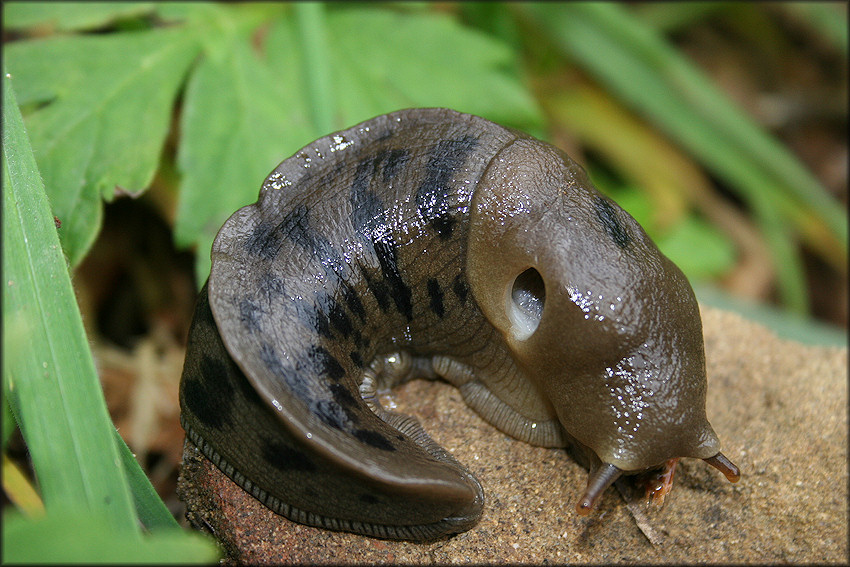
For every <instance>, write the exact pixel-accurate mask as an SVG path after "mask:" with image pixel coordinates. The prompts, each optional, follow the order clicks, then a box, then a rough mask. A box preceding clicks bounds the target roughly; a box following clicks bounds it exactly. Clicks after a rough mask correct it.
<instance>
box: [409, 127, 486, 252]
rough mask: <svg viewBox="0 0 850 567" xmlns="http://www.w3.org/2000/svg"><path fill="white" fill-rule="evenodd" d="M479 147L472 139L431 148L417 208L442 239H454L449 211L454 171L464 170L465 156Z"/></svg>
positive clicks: (453, 141)
mask: <svg viewBox="0 0 850 567" xmlns="http://www.w3.org/2000/svg"><path fill="white" fill-rule="evenodd" d="M477 145H478V140H477V139H476V138H474V137H473V136H464V137H463V138H458V139H455V140H441V141H439V142H437V144H436V145H435V146H434V147H433V148H431V151H430V157H429V160H428V165H427V166H426V169H425V179H424V180H423V181H422V185H420V186H419V189H417V191H416V206H417V207H418V209H419V214H420V215H421V216H422V218H423V219H425V222H428V223H430V224H431V226H433V227H434V229H435V230H436V231H437V234H439V236H440V238H441V239H443V240H446V239H448V238H450V237H451V235H452V230H453V227H454V223H455V219H454V218H453V217H452V213H453V211H451V210H450V204H449V195H450V194H451V193H452V188H451V187H450V186H449V184H450V182H451V179H452V176H453V175H454V172H455V171H457V170H458V169H459V168H461V167H463V164H464V163H465V162H466V157H467V155H468V154H469V152H471V151H472V150H474V149H475V147H476V146H477Z"/></svg>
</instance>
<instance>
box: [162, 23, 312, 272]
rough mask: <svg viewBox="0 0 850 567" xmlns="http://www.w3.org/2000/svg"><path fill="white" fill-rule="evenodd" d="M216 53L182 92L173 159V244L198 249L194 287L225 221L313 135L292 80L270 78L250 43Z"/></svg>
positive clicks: (236, 41) (237, 42)
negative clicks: (176, 186) (177, 183)
mask: <svg viewBox="0 0 850 567" xmlns="http://www.w3.org/2000/svg"><path fill="white" fill-rule="evenodd" d="M284 32H285V30H284V31H280V30H279V31H278V33H284ZM286 40H287V41H289V42H290V43H293V44H294V39H292V38H289V37H287V38H286ZM279 41H284V40H283V39H281V40H279ZM218 55H219V56H218V57H207V58H206V59H204V60H203V61H202V62H201V63H200V64H199V65H198V66H197V68H196V69H195V72H194V73H193V75H192V77H191V79H190V81H189V85H188V86H187V88H186V93H185V99H184V107H183V116H182V124H181V131H182V139H181V141H180V148H179V150H178V156H177V157H178V161H177V163H178V167H179V169H180V171H181V172H182V173H183V184H182V187H181V191H180V196H179V200H178V207H177V221H176V227H175V239H176V241H177V243H178V245H182V246H187V245H189V244H192V243H194V242H198V243H199V244H198V248H197V277H198V282H199V285H200V284H202V283H203V282H204V281H205V280H206V278H207V276H208V275H209V270H210V247H211V245H212V240H213V237H214V236H215V234H216V233H217V232H218V229H219V228H221V225H222V224H223V223H224V221H225V220H226V219H227V217H229V216H230V215H231V214H232V213H234V212H235V211H236V210H237V209H239V208H240V207H242V206H244V205H247V204H249V203H252V202H254V201H256V200H257V195H258V194H259V191H260V185H261V184H262V182H263V180H264V179H265V177H266V175H268V174H269V173H270V172H271V170H272V169H274V167H275V166H276V165H277V164H278V163H280V162H281V161H282V160H283V159H284V158H285V157H288V156H289V155H291V154H292V153H294V152H295V151H296V150H297V149H298V148H299V147H301V146H302V145H303V144H304V143H306V142H308V141H309V140H311V139H313V138H314V137H316V136H317V133H316V132H315V130H314V129H313V128H312V127H311V125H310V124H309V123H308V121H307V118H306V116H307V113H306V111H305V109H304V104H303V102H302V101H301V98H300V96H299V94H300V90H299V89H298V83H297V82H295V81H296V80H295V79H294V78H292V79H290V77H289V76H288V75H290V74H288V73H287V72H286V70H282V71H281V73H280V74H276V73H274V72H273V71H272V70H271V69H270V68H269V66H268V65H267V64H266V63H265V62H264V61H263V60H261V59H260V58H259V56H258V55H257V54H256V53H255V52H254V51H253V49H252V48H251V45H250V43H249V38H247V37H245V36H236V37H233V38H230V42H229V43H227V44H224V47H223V48H222V49H221V51H219V52H218Z"/></svg>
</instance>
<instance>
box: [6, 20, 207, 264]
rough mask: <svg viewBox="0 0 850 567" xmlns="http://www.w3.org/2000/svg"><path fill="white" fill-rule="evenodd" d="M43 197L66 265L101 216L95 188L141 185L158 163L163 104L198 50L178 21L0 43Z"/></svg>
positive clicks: (79, 253) (108, 193)
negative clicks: (22, 108) (23, 107)
mask: <svg viewBox="0 0 850 567" xmlns="http://www.w3.org/2000/svg"><path fill="white" fill-rule="evenodd" d="M5 47H6V53H5V55H6V60H7V65H8V68H9V70H10V71H11V73H12V74H13V75H14V76H15V77H16V85H19V88H20V90H21V101H22V104H23V103H43V106H41V107H39V108H38V109H37V110H35V111H34V112H32V113H30V114H29V115H28V116H27V128H28V129H29V132H30V136H31V140H32V145H33V149H34V151H35V153H36V156H37V159H38V163H39V168H40V169H41V173H42V175H43V177H44V184H45V187H46V189H47V193H48V197H49V199H50V204H51V206H52V208H53V214H55V215H56V216H57V217H59V219H60V220H61V221H62V231H61V236H62V245H63V248H64V250H65V252H66V253H67V255H68V258H69V260H70V261H71V264H72V265H74V264H76V263H77V262H79V260H80V259H82V257H83V255H84V254H85V252H86V251H87V250H88V249H89V247H90V246H91V244H92V242H93V241H94V239H95V237H96V235H97V233H98V231H99V229H100V224H101V217H102V209H103V205H102V202H101V195H102V196H103V197H105V198H106V199H111V198H112V197H113V193H114V190H115V188H116V186H118V187H121V188H123V189H124V190H126V191H129V192H138V191H142V190H144V189H146V188H147V186H148V184H149V183H150V182H151V179H152V178H153V175H154V172H155V171H156V168H157V165H158V163H159V157H160V153H161V151H162V145H163V142H164V140H165V136H166V134H167V132H168V128H169V125H170V120H171V113H172V105H173V102H174V99H175V97H176V95H177V90H178V88H179V87H180V85H181V83H182V80H183V77H184V75H185V73H186V70H187V68H188V66H189V64H190V63H191V62H192V60H193V59H194V57H195V55H196V54H197V52H198V49H199V47H198V42H197V40H196V39H195V38H194V35H193V34H189V33H186V32H185V30H182V29H180V28H177V29H167V30H154V31H146V32H135V33H121V34H108V35H100V36H68V37H52V38H49V39H46V40H34V41H23V42H14V43H11V44H7V45H6V46H5Z"/></svg>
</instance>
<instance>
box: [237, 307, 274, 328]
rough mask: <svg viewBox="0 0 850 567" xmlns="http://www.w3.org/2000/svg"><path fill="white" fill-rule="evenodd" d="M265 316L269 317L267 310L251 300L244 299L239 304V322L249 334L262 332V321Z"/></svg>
mask: <svg viewBox="0 0 850 567" xmlns="http://www.w3.org/2000/svg"><path fill="white" fill-rule="evenodd" d="M264 315H267V313H266V312H265V310H264V309H262V308H261V307H260V306H259V305H257V304H256V303H254V302H253V301H251V300H250V299H242V300H241V301H240V302H239V322H240V323H242V326H243V327H245V329H247V330H248V331H249V332H251V333H254V332H256V331H260V330H261V329H260V321H261V320H262V318H263V316H264Z"/></svg>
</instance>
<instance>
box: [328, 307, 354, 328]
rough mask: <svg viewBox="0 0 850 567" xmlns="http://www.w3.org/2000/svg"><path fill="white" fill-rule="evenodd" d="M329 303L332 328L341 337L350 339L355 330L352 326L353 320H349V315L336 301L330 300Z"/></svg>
mask: <svg viewBox="0 0 850 567" xmlns="http://www.w3.org/2000/svg"><path fill="white" fill-rule="evenodd" d="M328 303H329V304H330V311H329V313H328V318H329V319H330V323H331V326H332V327H333V328H334V329H335V330H336V331H337V332H338V333H339V334H340V335H342V336H343V337H345V338H348V337H349V336H350V335H351V332H352V330H353V327H352V326H351V319H349V318H348V314H347V313H346V312H345V309H344V308H343V307H342V305H340V304H339V303H337V302H336V301H335V300H334V299H332V298H328Z"/></svg>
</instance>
